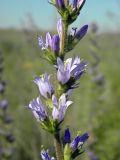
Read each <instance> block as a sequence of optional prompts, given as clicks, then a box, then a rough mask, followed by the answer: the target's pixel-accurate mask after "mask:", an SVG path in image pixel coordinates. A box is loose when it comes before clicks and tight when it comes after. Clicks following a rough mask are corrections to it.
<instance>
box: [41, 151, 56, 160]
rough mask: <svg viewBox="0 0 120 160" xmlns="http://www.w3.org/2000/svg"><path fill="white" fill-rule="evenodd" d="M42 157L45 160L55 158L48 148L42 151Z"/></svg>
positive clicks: (53, 159)
mask: <svg viewBox="0 0 120 160" xmlns="http://www.w3.org/2000/svg"><path fill="white" fill-rule="evenodd" d="M41 157H42V159H43V160H55V158H54V157H50V156H49V154H48V150H46V151H45V150H44V149H43V150H42V151H41Z"/></svg>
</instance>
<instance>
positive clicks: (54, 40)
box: [38, 32, 60, 54]
mask: <svg viewBox="0 0 120 160" xmlns="http://www.w3.org/2000/svg"><path fill="white" fill-rule="evenodd" d="M38 43H39V46H40V47H41V49H42V50H49V49H50V50H51V51H53V52H54V53H56V54H57V53H58V52H59V47H60V38H59V35H54V36H52V35H51V34H50V33H49V32H48V33H46V42H45V43H44V40H43V38H42V37H38Z"/></svg>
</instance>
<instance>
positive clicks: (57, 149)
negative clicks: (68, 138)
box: [54, 132, 63, 160]
mask: <svg viewBox="0 0 120 160" xmlns="http://www.w3.org/2000/svg"><path fill="white" fill-rule="evenodd" d="M54 146H55V152H56V158H57V160H63V153H62V146H61V140H60V133H59V132H57V133H56V134H55V135H54Z"/></svg>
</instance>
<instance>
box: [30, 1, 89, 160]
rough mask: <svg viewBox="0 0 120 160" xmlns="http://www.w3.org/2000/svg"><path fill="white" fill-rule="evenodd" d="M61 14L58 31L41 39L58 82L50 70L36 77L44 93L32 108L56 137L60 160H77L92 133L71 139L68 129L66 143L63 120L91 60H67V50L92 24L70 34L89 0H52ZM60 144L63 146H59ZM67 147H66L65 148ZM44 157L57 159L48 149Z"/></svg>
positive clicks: (44, 159) (42, 47)
mask: <svg viewBox="0 0 120 160" xmlns="http://www.w3.org/2000/svg"><path fill="white" fill-rule="evenodd" d="M50 3H52V4H53V5H54V6H55V7H56V8H57V9H58V12H59V13H60V15H61V18H60V19H59V20H58V23H57V32H58V33H57V34H55V35H51V34H50V33H49V32H48V33H46V40H45V41H44V40H43V38H42V37H39V38H38V43H39V46H40V48H41V49H42V51H43V52H44V56H45V58H46V59H47V60H48V61H49V62H51V63H52V65H53V66H54V68H55V69H56V74H55V76H56V83H55V85H53V84H52V83H51V76H50V75H49V74H47V73H45V74H43V75H40V76H37V77H35V78H34V83H35V84H36V85H37V87H38V89H39V93H40V96H38V97H37V98H35V99H33V100H32V101H31V102H30V104H29V105H28V108H29V109H30V110H31V111H32V113H33V115H34V116H35V118H36V119H37V121H39V122H40V124H41V126H42V128H43V129H45V130H46V131H48V132H50V133H51V134H52V135H53V136H54V141H55V148H56V149H55V150H56V158H57V160H68V159H71V160H72V159H74V158H76V157H77V156H78V155H80V154H81V153H82V152H83V144H84V142H85V141H86V140H87V139H88V137H89V136H88V134H87V133H85V134H83V135H77V136H76V137H75V139H74V140H73V141H71V135H70V131H69V129H68V128H67V129H66V130H65V135H64V142H63V144H62V142H61V137H60V131H61V123H62V122H63V121H64V118H65V115H66V112H67V110H68V108H69V106H70V105H71V104H72V103H73V102H72V101H71V100H70V95H71V91H72V90H73V89H75V88H76V87H78V80H79V79H80V78H81V76H82V75H83V74H84V73H85V70H86V66H87V62H86V61H83V60H81V59H80V57H79V56H75V57H73V58H68V59H66V60H65V55H66V53H67V52H68V51H69V50H71V49H73V48H74V47H75V45H76V44H77V43H78V42H79V41H80V40H81V39H82V38H83V37H84V36H85V34H86V33H87V30H88V25H84V26H83V27H82V28H80V29H79V30H78V31H77V28H74V29H73V30H72V32H73V33H70V34H68V26H69V25H70V24H71V23H72V22H73V21H74V20H76V18H77V17H78V15H79V13H80V10H81V9H82V7H83V5H84V3H85V0H73V3H72V4H71V3H70V2H69V0H67V1H65V0H51V2H50ZM58 145H59V146H58ZM62 146H64V147H62ZM41 157H42V159H43V160H53V159H54V158H53V157H50V156H49V154H48V150H44V149H43V150H42V151H41Z"/></svg>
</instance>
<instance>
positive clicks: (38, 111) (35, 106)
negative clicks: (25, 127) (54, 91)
mask: <svg viewBox="0 0 120 160" xmlns="http://www.w3.org/2000/svg"><path fill="white" fill-rule="evenodd" d="M28 108H29V109H30V110H31V111H32V113H33V115H34V116H35V118H36V119H37V120H38V121H44V120H46V119H47V113H46V110H45V107H44V105H43V104H42V102H41V100H40V98H39V97H37V98H36V99H33V101H31V102H30V104H29V105H28Z"/></svg>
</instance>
